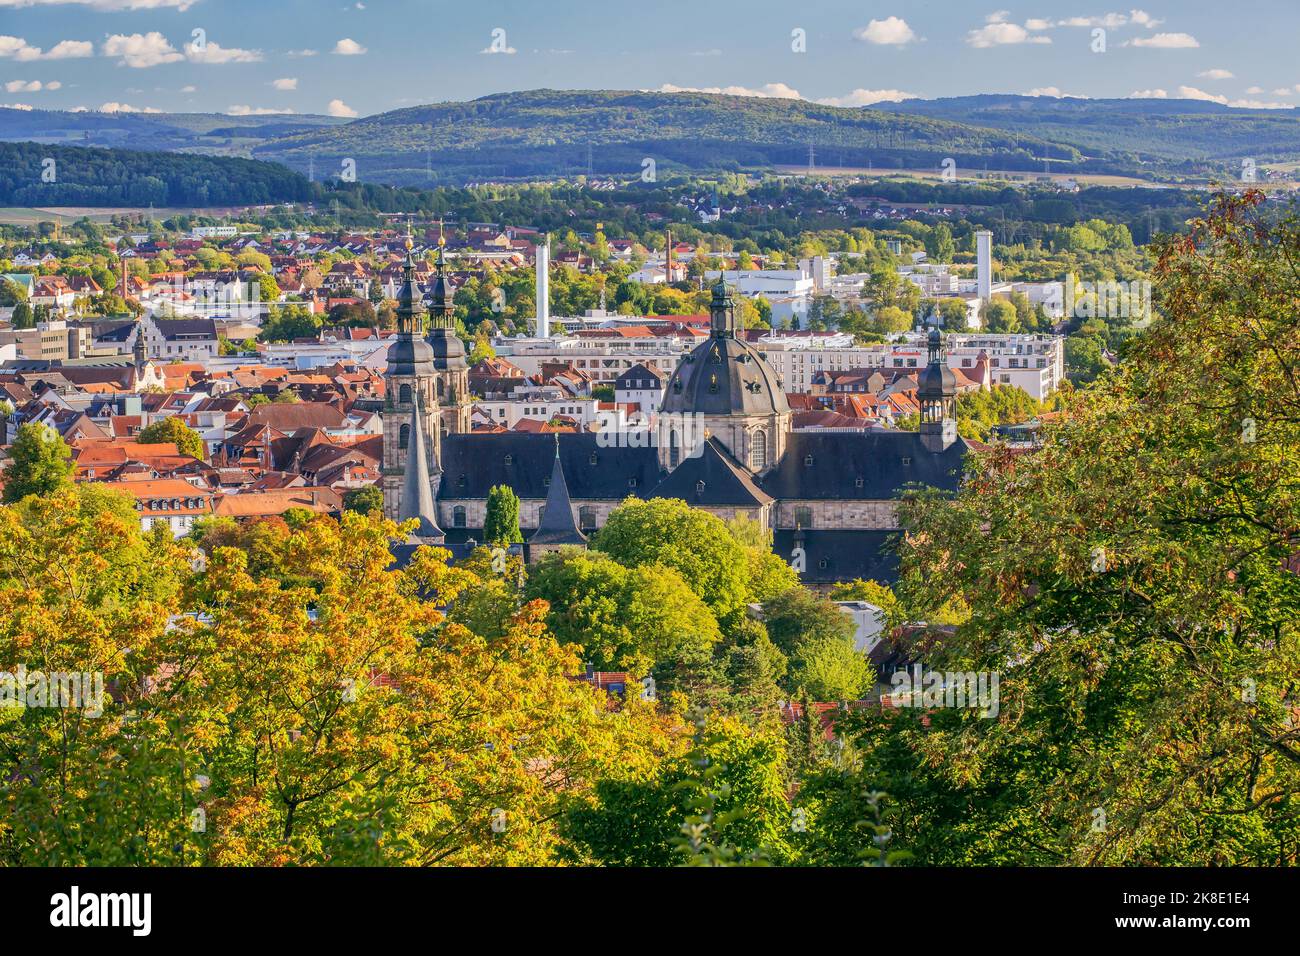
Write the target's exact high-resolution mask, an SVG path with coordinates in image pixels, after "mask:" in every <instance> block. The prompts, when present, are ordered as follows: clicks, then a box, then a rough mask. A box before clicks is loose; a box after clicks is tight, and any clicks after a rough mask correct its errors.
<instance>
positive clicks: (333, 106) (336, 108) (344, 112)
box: [325, 100, 357, 119]
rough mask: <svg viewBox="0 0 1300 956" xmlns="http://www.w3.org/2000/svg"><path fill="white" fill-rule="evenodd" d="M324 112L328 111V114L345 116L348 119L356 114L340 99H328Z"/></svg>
mask: <svg viewBox="0 0 1300 956" xmlns="http://www.w3.org/2000/svg"><path fill="white" fill-rule="evenodd" d="M325 112H327V113H329V115H330V116H346V117H348V118H349V119H351V118H352V117H354V116H356V115H357V111H356V110H354V109H353V108H352V107H350V106H348V104H347V103H344V102H343V101H342V100H330V105H329V106H328V107H327V108H326V110H325Z"/></svg>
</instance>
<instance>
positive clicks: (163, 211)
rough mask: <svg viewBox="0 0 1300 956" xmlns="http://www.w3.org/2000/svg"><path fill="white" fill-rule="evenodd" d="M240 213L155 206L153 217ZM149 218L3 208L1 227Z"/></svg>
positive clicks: (118, 209) (108, 210)
mask: <svg viewBox="0 0 1300 956" xmlns="http://www.w3.org/2000/svg"><path fill="white" fill-rule="evenodd" d="M240 211H241V209H240V208H236V207H230V206H225V207H211V208H205V209H196V208H188V209H187V208H181V207H177V208H169V207H161V206H156V207H154V209H153V217H154V218H155V219H166V218H167V217H168V216H179V215H185V216H213V217H216V218H221V217H224V216H232V215H235V214H237V213H239V212H240ZM149 214H150V213H149V209H147V208H144V209H138V208H131V207H127V206H97V207H92V206H48V207H23V206H0V223H5V224H7V225H11V226H34V225H36V224H37V223H42V222H59V223H63V224H64V225H66V224H68V223H70V222H76V221H77V220H78V219H81V218H82V217H83V216H84V217H86V218H88V219H90V221H91V222H108V221H109V220H110V219H112V218H113V217H114V216H148V215H149Z"/></svg>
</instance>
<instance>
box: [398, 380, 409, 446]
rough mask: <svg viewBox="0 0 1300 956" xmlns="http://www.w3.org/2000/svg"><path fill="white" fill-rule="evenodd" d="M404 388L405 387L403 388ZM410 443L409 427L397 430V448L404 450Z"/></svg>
mask: <svg viewBox="0 0 1300 956" xmlns="http://www.w3.org/2000/svg"><path fill="white" fill-rule="evenodd" d="M403 388H405V386H403ZM410 443H411V426H410V425H403V426H402V427H401V428H399V429H398V430H397V447H398V448H405V447H406V446H407V445H409V444H410Z"/></svg>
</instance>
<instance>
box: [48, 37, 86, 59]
mask: <svg viewBox="0 0 1300 956" xmlns="http://www.w3.org/2000/svg"><path fill="white" fill-rule="evenodd" d="M94 55H95V44H93V43H91V42H90V41H89V40H60V41H59V42H58V43H56V44H54V46H52V47H50V52H48V53H43V54H41V59H42V60H75V59H79V58H80V57H83V56H94Z"/></svg>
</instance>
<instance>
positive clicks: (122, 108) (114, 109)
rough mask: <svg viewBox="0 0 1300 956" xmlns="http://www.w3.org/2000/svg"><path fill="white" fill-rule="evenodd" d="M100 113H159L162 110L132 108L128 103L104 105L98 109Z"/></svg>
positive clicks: (149, 107)
mask: <svg viewBox="0 0 1300 956" xmlns="http://www.w3.org/2000/svg"><path fill="white" fill-rule="evenodd" d="M99 112H101V113H161V112H162V110H156V109H154V108H153V107H152V106H146V107H145V108H144V109H140V108H139V107H136V106H132V105H131V104H130V103H105V104H103V105H102V106H100V108H99Z"/></svg>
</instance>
